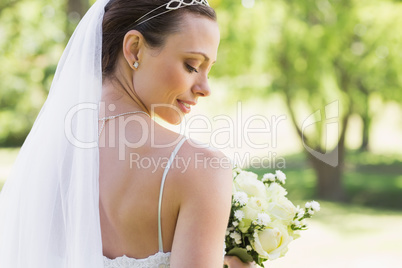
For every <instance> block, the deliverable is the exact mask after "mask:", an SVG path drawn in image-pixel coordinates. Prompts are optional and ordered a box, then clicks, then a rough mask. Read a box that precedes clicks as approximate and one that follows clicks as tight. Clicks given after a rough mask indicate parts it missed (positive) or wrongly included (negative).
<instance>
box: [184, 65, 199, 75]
mask: <svg viewBox="0 0 402 268" xmlns="http://www.w3.org/2000/svg"><path fill="white" fill-rule="evenodd" d="M185 65H186V68H187V70H188V71H189V72H190V73H193V72H196V73H198V70H197V69H196V68H194V67H193V66H191V65H189V64H187V63H186V64H185Z"/></svg>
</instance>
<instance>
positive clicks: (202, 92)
mask: <svg viewBox="0 0 402 268" xmlns="http://www.w3.org/2000/svg"><path fill="white" fill-rule="evenodd" d="M192 90H193V93H194V94H195V95H198V96H200V97H208V96H209V95H211V88H210V87H209V83H208V77H203V78H202V79H200V80H199V81H198V83H196V84H194V86H193V89H192Z"/></svg>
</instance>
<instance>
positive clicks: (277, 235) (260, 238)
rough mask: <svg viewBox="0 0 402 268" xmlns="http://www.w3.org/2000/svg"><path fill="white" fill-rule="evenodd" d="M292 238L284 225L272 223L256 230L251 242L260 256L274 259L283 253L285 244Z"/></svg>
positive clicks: (285, 248) (285, 247)
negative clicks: (260, 229)
mask: <svg viewBox="0 0 402 268" xmlns="http://www.w3.org/2000/svg"><path fill="white" fill-rule="evenodd" d="M292 240H293V237H292V236H290V235H289V233H288V232H287V228H285V226H283V225H281V224H275V223H272V224H270V227H269V228H267V229H264V230H263V231H256V232H255V233H254V241H252V242H251V244H252V246H253V248H254V250H255V251H256V252H257V253H258V254H259V255H260V256H262V257H263V258H267V259H269V260H275V259H277V258H279V257H282V256H284V255H285V253H286V252H287V250H288V248H287V246H288V244H289V243H290V242H291V241H292Z"/></svg>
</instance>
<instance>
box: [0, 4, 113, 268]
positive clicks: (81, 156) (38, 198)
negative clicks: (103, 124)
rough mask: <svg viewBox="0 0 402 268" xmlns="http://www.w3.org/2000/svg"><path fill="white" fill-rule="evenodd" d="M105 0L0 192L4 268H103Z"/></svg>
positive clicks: (63, 62)
mask: <svg viewBox="0 0 402 268" xmlns="http://www.w3.org/2000/svg"><path fill="white" fill-rule="evenodd" d="M107 2H108V0H98V1H97V2H96V3H95V4H94V5H93V6H92V7H91V8H90V10H89V11H88V12H87V14H86V15H85V16H84V17H83V19H82V20H81V22H80V23H79V25H78V27H77V28H76V30H75V32H74V34H73V36H72V37H71V39H70V41H69V43H68V45H67V47H66V49H65V51H64V53H63V55H62V57H61V59H60V62H59V64H58V66H57V70H56V74H55V77H54V80H53V83H52V86H51V89H50V93H49V96H48V98H47V100H46V102H45V104H44V106H43V107H42V110H41V111H40V113H39V116H38V118H37V119H36V121H35V123H34V126H33V128H32V130H31V132H30V133H29V135H28V137H27V139H26V141H25V143H24V145H23V146H22V148H21V151H20V153H19V155H18V157H17V161H16V163H15V164H14V167H13V171H12V174H11V176H10V177H9V178H8V180H7V182H6V184H5V185H4V187H3V190H2V192H1V194H0V267H4V268H6V267H7V268H27V267H29V268H55V267H57V268H67V267H68V268H70V267H71V268H95V267H96V268H99V267H103V256H102V255H103V254H102V240H101V232H100V221H99V209H98V208H99V189H98V178H99V150H98V144H97V139H98V135H97V132H98V104H99V101H100V98H101V91H102V69H101V56H102V19H103V14H104V7H105V5H106V4H107Z"/></svg>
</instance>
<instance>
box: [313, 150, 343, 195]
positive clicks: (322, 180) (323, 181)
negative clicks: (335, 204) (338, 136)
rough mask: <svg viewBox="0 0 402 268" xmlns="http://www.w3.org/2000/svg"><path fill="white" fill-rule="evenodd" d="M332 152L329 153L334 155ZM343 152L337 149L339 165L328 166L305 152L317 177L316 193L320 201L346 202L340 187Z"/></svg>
mask: <svg viewBox="0 0 402 268" xmlns="http://www.w3.org/2000/svg"><path fill="white" fill-rule="evenodd" d="M335 152H336V150H333V151H332V152H331V153H335ZM343 154H344V152H343V150H341V149H340V148H339V149H338V157H339V164H338V165H337V166H335V167H333V166H330V165H328V164H326V163H324V162H322V161H321V160H319V159H317V158H316V157H314V156H313V155H311V154H310V153H308V152H307V158H308V159H309V161H310V163H311V165H312V166H313V168H314V171H315V173H316V176H317V185H316V192H317V196H318V198H320V199H326V200H331V201H340V202H342V201H346V193H345V190H344V188H343V185H342V174H343V160H341V159H343V157H344V155H343Z"/></svg>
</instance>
